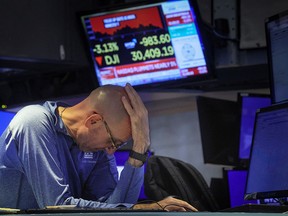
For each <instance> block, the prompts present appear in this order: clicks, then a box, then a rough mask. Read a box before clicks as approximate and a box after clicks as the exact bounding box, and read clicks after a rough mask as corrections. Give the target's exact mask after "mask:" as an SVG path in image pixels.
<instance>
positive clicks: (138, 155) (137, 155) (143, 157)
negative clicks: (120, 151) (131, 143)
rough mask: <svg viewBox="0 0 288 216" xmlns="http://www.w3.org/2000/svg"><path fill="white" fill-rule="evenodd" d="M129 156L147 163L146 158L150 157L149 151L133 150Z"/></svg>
mask: <svg viewBox="0 0 288 216" xmlns="http://www.w3.org/2000/svg"><path fill="white" fill-rule="evenodd" d="M129 157H130V158H133V159H136V160H139V161H141V162H143V163H145V162H146V160H147V159H148V152H146V153H144V154H141V153H138V152H136V151H133V150H131V151H130V154H129Z"/></svg>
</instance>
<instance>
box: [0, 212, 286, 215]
mask: <svg viewBox="0 0 288 216" xmlns="http://www.w3.org/2000/svg"><path fill="white" fill-rule="evenodd" d="M280 214H283V213H243V212H93V213H90V212H89V213H84V212H82V213H48V214H39V215H43V216H49V215H51V216H60V215H67V216H68V215H69V216H70V215H71V216H99V215H104V216H115V215H116V216H122V215H123V216H126V215H130V216H146V215H149V216H151V215H152V216H166V215H167V216H181V215H183V216H190V215H191V216H250V215H251V216H252V215H253V216H279V215H280ZM0 215H1V216H2V215H3V214H0ZM4 215H7V216H11V214H4ZM14 215H15V216H27V215H34V216H35V214H14Z"/></svg>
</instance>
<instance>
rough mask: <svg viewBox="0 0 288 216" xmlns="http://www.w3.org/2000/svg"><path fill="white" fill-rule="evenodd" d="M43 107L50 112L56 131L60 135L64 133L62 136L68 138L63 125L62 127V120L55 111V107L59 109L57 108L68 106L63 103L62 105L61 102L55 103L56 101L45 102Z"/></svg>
mask: <svg viewBox="0 0 288 216" xmlns="http://www.w3.org/2000/svg"><path fill="white" fill-rule="evenodd" d="M43 106H44V107H45V108H46V109H48V110H49V111H50V113H51V114H52V116H53V119H54V125H55V128H56V130H57V131H58V132H60V133H64V134H66V135H68V136H70V135H69V133H68V131H67V129H66V127H65V125H64V122H63V120H62V118H61V117H60V116H59V114H58V112H57V110H56V109H57V107H59V106H63V107H67V106H68V105H67V104H65V103H62V102H57V101H46V102H45V103H44V104H43Z"/></svg>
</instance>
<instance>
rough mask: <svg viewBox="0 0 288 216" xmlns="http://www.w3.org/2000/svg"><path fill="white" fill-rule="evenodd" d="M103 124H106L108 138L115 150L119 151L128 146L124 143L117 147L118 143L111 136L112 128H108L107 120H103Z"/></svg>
mask: <svg viewBox="0 0 288 216" xmlns="http://www.w3.org/2000/svg"><path fill="white" fill-rule="evenodd" d="M103 122H104V125H105V128H106V131H107V133H108V136H109V138H110V141H111V144H112V147H113V148H114V149H119V148H121V147H122V146H123V145H125V144H127V142H123V143H120V144H118V145H117V144H116V142H115V140H114V138H113V136H112V134H111V130H110V128H109V127H108V124H107V122H106V121H105V120H103Z"/></svg>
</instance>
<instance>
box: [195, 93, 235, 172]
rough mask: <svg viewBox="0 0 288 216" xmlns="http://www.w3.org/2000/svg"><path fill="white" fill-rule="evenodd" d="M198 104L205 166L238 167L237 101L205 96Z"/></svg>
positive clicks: (199, 97)
mask: <svg viewBox="0 0 288 216" xmlns="http://www.w3.org/2000/svg"><path fill="white" fill-rule="evenodd" d="M196 102H197V110H198V118H199V126H200V134H201V141H202V148H203V156H204V163H210V164H219V165H232V166H238V162H239V160H238V149H239V147H238V143H239V142H238V140H239V125H240V124H239V114H238V113H239V107H238V104H237V102H236V101H229V100H223V99H218V98H209V97H204V96H198V97H197V99H196Z"/></svg>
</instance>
